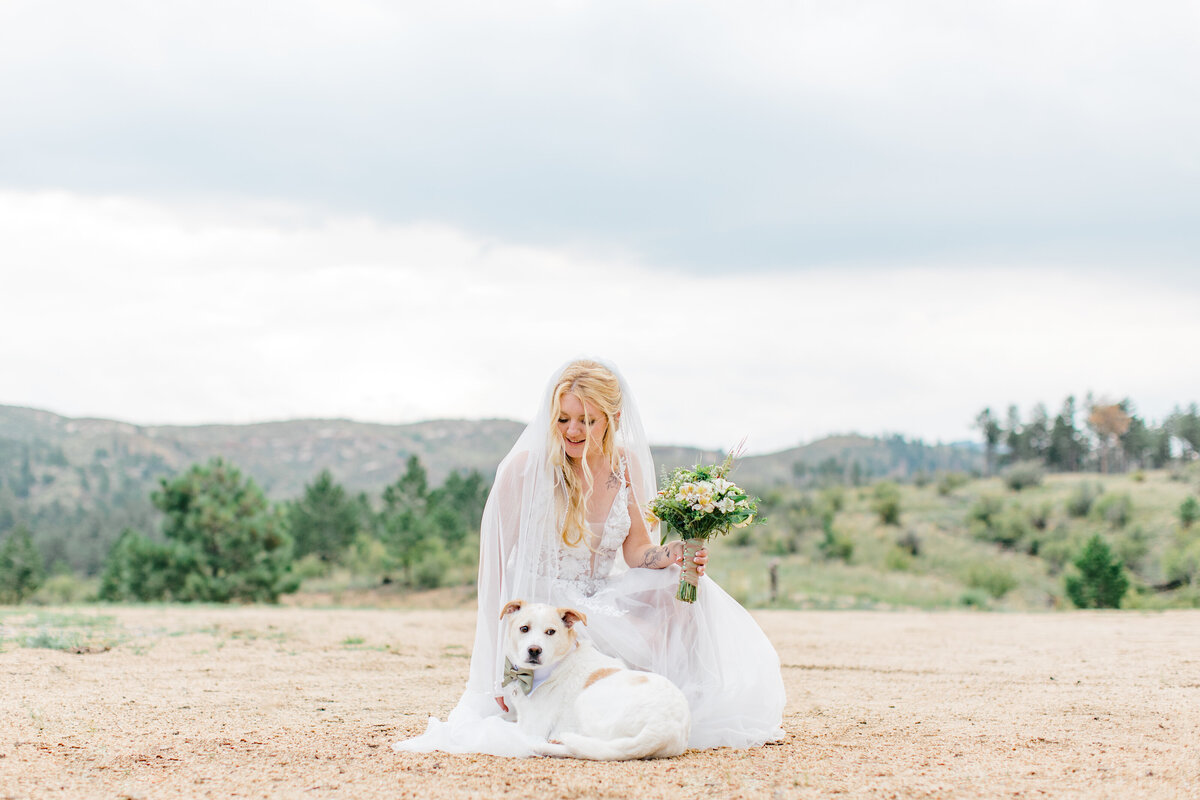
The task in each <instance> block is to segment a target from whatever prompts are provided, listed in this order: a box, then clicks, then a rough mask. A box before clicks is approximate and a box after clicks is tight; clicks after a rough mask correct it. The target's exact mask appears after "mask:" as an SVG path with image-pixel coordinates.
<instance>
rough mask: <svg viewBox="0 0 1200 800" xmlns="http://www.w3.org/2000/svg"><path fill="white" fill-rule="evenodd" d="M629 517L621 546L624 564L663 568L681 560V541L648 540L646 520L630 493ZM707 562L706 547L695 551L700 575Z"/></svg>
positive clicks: (645, 567)
mask: <svg viewBox="0 0 1200 800" xmlns="http://www.w3.org/2000/svg"><path fill="white" fill-rule="evenodd" d="M629 519H630V525H629V535H628V536H626V537H625V543H624V544H623V545H622V546H621V551H622V553H623V554H624V556H625V563H626V564H628V565H629V566H631V567H642V568H643V569H663V568H665V567H669V566H670V565H672V564H678V563H680V562H681V561H683V542H681V541H679V540H678V539H676V540H675V541H673V542H668V543H667V544H663V545H656V544H654V543H653V542H651V541H650V532H649V531H648V530H647V529H646V520H645V518H644V517H643V516H642V510H641V509H640V508H638V506H637V503H635V502H634V501H633V498H632V495H631V496H630V501H629ZM707 563H708V548H707V547H705V548H703V549H701V550H700V552H698V553H696V564H697V565H698V566H699V567H700V574H701V575H703V574H704V565H705V564H707Z"/></svg>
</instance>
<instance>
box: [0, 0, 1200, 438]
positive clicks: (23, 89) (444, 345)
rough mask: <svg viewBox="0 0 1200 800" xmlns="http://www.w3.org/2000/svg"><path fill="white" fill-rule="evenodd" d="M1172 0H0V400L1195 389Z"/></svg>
mask: <svg viewBox="0 0 1200 800" xmlns="http://www.w3.org/2000/svg"><path fill="white" fill-rule="evenodd" d="M1198 40H1200V6H1198V5H1197V3H1195V2H1183V1H1182V0H1181V1H1180V2H1166V1H1165V0H1151V1H1150V2H1142V3H1138V4H1130V3H1125V2H1106V1H1105V0H1087V1H1086V2H1070V1H1069V0H1063V1H1061V2H1055V3H1052V4H1047V3H1038V2H1017V1H1016V0H1013V1H1011V2H972V3H956V2H936V3H935V2H908V1H903V2H900V1H897V0H891V1H890V2H847V0H828V1H825V2H779V3H753V2H737V3H733V2H730V3H714V2H686V3H684V2H646V1H645V0H642V1H641V2H613V1H612V0H609V1H608V2H556V3H533V2H506V3H495V2H478V3H453V2H443V3H383V2H379V3H376V2H347V0H339V2H336V3H335V2H316V1H314V2H296V1H295V0H291V1H290V2H260V3H245V2H237V3H234V2H218V1H216V0H206V2H203V3H188V2H172V3H158V2H106V3H102V4H101V3H94V2H13V1H12V0H9V1H8V2H5V3H2V4H0V108H2V109H4V111H3V113H2V115H0V403H4V404H15V405H28V406H35V407H39V408H48V409H50V410H53V411H56V412H59V413H63V414H67V415H71V416H84V415H92V416H105V417H113V418H118V419H125V420H129V421H134V422H141V423H161V422H174V423H195V422H217V421H221V422H224V421H236V422H245V421H259V420H268V419H282V418H290V417H300V416H304V417H308V416H340V417H350V418H354V419H360V420H369V421H383V422H401V421H413V420H418V419H426V418H431V417H471V418H481V417H508V418H514V419H522V420H523V419H528V418H529V416H530V414H531V413H532V411H533V408H534V407H535V405H536V403H537V400H538V395H539V394H540V392H541V390H542V387H543V385H544V384H545V382H546V380H547V378H548V377H549V373H550V372H551V371H552V370H553V369H554V368H555V367H556V366H557V365H558V364H559V363H561V362H562V361H564V360H566V359H567V358H570V357H572V356H574V355H578V354H584V353H593V354H598V355H602V356H605V357H608V358H611V359H613V360H614V361H616V362H617V364H618V365H619V366H621V367H622V369H623V370H624V371H625V372H626V373H627V375H628V377H629V379H630V381H631V383H632V384H633V387H634V390H635V392H636V394H637V396H638V400H639V403H640V405H641V406H642V409H643V413H644V415H645V417H646V422H647V427H648V429H649V432H650V434H651V437H652V439H653V440H654V441H657V442H662V443H668V442H670V443H686V444H696V445H703V446H710V447H727V446H730V445H732V444H734V443H736V442H737V441H738V440H739V439H741V438H742V437H743V436H747V437H748V441H749V445H750V448H751V450H752V451H755V452H766V451H770V450H775V449H780V448H783V447H788V446H791V445H794V444H797V443H799V442H801V441H806V440H809V439H812V438H814V437H818V436H821V435H824V434H828V433H832V432H848V431H859V432H863V433H868V434H877V433H884V432H895V433H902V434H905V435H908V436H913V437H922V438H925V439H927V440H938V439H941V440H945V441H952V440H957V439H962V438H970V437H973V436H974V433H973V432H972V431H971V427H970V426H971V421H972V419H973V418H974V416H975V414H976V413H977V412H978V411H979V410H980V409H981V408H982V407H983V406H985V405H991V406H993V407H994V408H996V409H998V410H1001V411H1002V409H1003V408H1004V407H1005V406H1007V405H1008V404H1009V403H1016V404H1018V405H1019V406H1021V408H1022V411H1023V412H1025V413H1028V410H1029V408H1030V407H1031V406H1032V404H1033V403H1035V402H1038V401H1044V402H1046V403H1047V404H1048V405H1049V406H1050V410H1051V412H1052V413H1053V412H1054V411H1055V410H1056V409H1057V407H1058V405H1059V404H1060V403H1061V401H1062V400H1063V398H1064V397H1065V396H1066V395H1067V394H1071V393H1074V394H1077V395H1082V394H1084V393H1086V392H1087V391H1089V390H1090V391H1093V392H1095V393H1096V395H1097V396H1098V397H1102V398H1108V399H1112V400H1119V399H1121V398H1123V397H1130V398H1132V399H1133V400H1134V401H1135V403H1136V404H1137V407H1138V409H1139V411H1141V412H1142V413H1143V414H1145V415H1146V416H1147V417H1150V418H1151V419H1161V418H1162V417H1163V416H1164V415H1166V414H1167V413H1169V412H1170V410H1171V408H1172V407H1173V406H1174V405H1176V404H1180V403H1183V404H1186V403H1188V402H1192V401H1195V400H1197V399H1200V378H1198V377H1197V376H1198V375H1200V370H1198V369H1197V365H1198V364H1200V359H1198V358H1197V357H1196V355H1195V352H1196V343H1197V342H1200V48H1198V47H1197V46H1196V42H1197V41H1198Z"/></svg>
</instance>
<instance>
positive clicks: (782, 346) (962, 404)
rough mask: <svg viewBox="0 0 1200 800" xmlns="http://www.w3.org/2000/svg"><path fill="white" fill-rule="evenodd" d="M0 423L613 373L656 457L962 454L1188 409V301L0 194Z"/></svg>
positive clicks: (159, 413)
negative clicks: (1041, 420) (1037, 410)
mask: <svg viewBox="0 0 1200 800" xmlns="http://www.w3.org/2000/svg"><path fill="white" fill-rule="evenodd" d="M0 243H2V244H0V263H2V264H4V265H6V266H5V269H4V271H3V276H2V280H3V285H4V292H3V293H2V294H0V363H3V364H4V365H5V368H4V376H3V384H2V385H0V402H3V403H9V404H26V405H32V406H37V407H45V408H50V409H51V410H56V411H59V412H62V413H67V414H69V415H98V416H110V417H117V418H121V419H127V420H132V421H135V422H141V423H152V422H180V423H194V422H210V421H252V420H264V419H278V418H286V417H296V416H347V417H352V418H356V419H365V420H377V421H410V420H417V419H425V418H431V417H471V418H479V417H491V416H499V417H508V418H516V419H526V418H528V416H529V415H530V414H531V413H532V411H533V408H534V406H535V405H536V403H537V402H538V398H539V394H540V392H541V391H542V388H543V386H544V384H545V382H546V380H547V379H548V378H549V376H550V372H551V371H552V370H553V369H554V368H555V367H556V366H557V365H558V364H560V363H562V362H563V361H565V360H567V359H569V358H571V357H573V356H576V355H580V354H589V353H590V354H597V355H601V356H605V357H608V358H611V359H613V360H614V361H615V362H616V363H618V364H619V365H620V366H621V367H622V369H623V370H624V371H625V373H626V374H627V376H628V377H629V379H630V381H631V383H632V385H633V387H634V389H635V390H636V392H637V395H638V397H639V402H640V405H641V407H642V409H643V413H644V415H645V417H646V420H647V427H648V430H649V431H650V433H651V435H652V437H653V439H654V440H655V441H658V442H664V443H667V442H673V443H686V444H696V445H702V446H713V447H727V446H730V445H732V444H734V443H736V442H737V441H738V440H740V439H741V438H742V437H743V436H749V439H750V445H751V447H752V448H753V450H755V451H757V452H764V451H767V450H772V449H779V448H782V447H786V446H790V445H793V444H796V443H798V442H800V441H802V440H806V439H808V438H811V437H814V436H817V435H821V434H825V433H830V432H837V431H843V432H844V431H851V430H854V431H864V432H869V433H876V432H883V431H893V432H900V433H905V434H908V435H916V436H924V437H927V438H929V439H934V438H942V439H947V440H952V439H958V438H963V437H966V436H970V435H971V433H970V428H969V426H970V421H971V419H972V418H973V417H974V414H975V413H976V412H977V411H978V410H979V409H980V408H982V407H983V406H985V405H991V406H993V407H1000V406H1003V405H1005V404H1007V403H1008V402H1014V403H1018V404H1020V405H1021V406H1022V407H1023V408H1024V409H1028V408H1029V407H1030V406H1031V405H1032V404H1033V403H1034V402H1037V401H1045V402H1047V403H1048V404H1050V406H1051V407H1052V408H1053V407H1055V406H1056V405H1057V404H1058V402H1060V401H1061V399H1062V398H1063V397H1065V396H1066V395H1067V394H1068V393H1076V394H1078V393H1081V392H1084V391H1087V390H1089V389H1092V390H1095V391H1096V392H1097V393H1101V394H1109V395H1110V396H1111V397H1113V398H1119V397H1124V396H1130V397H1132V398H1133V399H1134V400H1135V401H1136V402H1138V403H1139V408H1140V409H1141V410H1142V412H1143V413H1145V414H1147V415H1149V416H1151V417H1158V418H1161V416H1162V415H1163V414H1165V413H1167V412H1168V411H1169V410H1170V407H1171V405H1173V404H1174V403H1179V402H1187V401H1189V400H1194V399H1195V398H1194V397H1189V396H1188V394H1187V393H1188V392H1190V391H1194V386H1192V385H1190V383H1189V380H1190V375H1189V374H1188V373H1187V372H1186V365H1188V364H1189V363H1190V360H1191V351H1192V349H1193V343H1194V342H1195V341H1198V340H1200V319H1198V318H1197V317H1196V315H1195V313H1194V309H1195V308H1196V306H1197V301H1198V300H1200V292H1196V291H1190V290H1181V289H1180V288H1179V287H1176V286H1163V285H1158V284H1155V283H1151V282H1146V281H1144V280H1142V279H1141V276H1139V275H1137V274H1129V275H1118V274H1114V273H1097V274H1096V275H1094V276H1091V277H1087V278H1081V277H1080V276H1079V275H1078V273H1077V272H1076V271H1074V270H1069V269H1063V268H1061V267H1059V266H1057V265H1054V264H1042V265H1036V266H1027V267H1022V268H1016V267H1013V266H1012V265H1010V264H1003V263H997V264H993V265H987V264H984V265H976V266H974V267H973V268H972V269H971V270H969V271H967V270H963V269H960V268H957V267H956V266H954V265H945V266H940V267H928V268H911V267H910V268H895V267H890V268H886V269H885V268H875V269H867V268H864V269H860V270H853V271H845V270H838V269H834V268H826V269H814V270H809V271H806V272H804V273H788V274H752V275H738V274H731V273H722V274H694V275H679V274H675V273H671V272H664V271H661V270H656V269H652V268H650V267H648V266H646V265H645V264H643V263H641V262H640V261H638V260H637V259H633V258H629V257H627V256H623V255H613V256H610V257H605V258H598V257H596V256H595V255H594V254H592V253H591V252H590V251H587V250H580V251H576V250H571V249H568V248H547V247H535V246H528V245H522V244H519V243H512V242H508V241H504V240H501V239H497V238H487V237H482V236H479V235H478V234H473V233H469V232H466V231H463V230H460V229H456V228H453V227H451V226H447V225H444V224H432V223H414V224H385V223H380V222H378V221H375V220H372V219H369V218H365V217H356V216H338V215H319V216H314V215H313V214H312V213H311V210H309V209H305V208H303V207H286V206H280V205H270V206H260V205H255V204H252V203H244V204H242V205H232V206H231V205H222V206H205V205H199V204H195V203H192V204H183V205H171V204H164V203H151V202H147V201H144V200H138V199H131V198H122V197H116V196H110V197H105V198H93V197H88V196H81V195H77V194H71V193H65V192H36V193H24V192H0Z"/></svg>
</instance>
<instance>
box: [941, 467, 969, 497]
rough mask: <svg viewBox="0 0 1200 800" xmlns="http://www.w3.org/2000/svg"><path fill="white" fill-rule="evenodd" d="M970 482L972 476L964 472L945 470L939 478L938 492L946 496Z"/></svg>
mask: <svg viewBox="0 0 1200 800" xmlns="http://www.w3.org/2000/svg"><path fill="white" fill-rule="evenodd" d="M970 482H971V476H969V475H967V474H966V473H964V472H943V473H942V475H941V477H940V478H938V484H937V492H938V494H939V495H941V496H942V497H946V496H948V495H950V494H951V493H952V492H954V490H955V489H961V488H962V487H963V486H966V485H967V484H968V483H970Z"/></svg>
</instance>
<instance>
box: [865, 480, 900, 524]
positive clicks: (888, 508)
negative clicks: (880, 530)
mask: <svg viewBox="0 0 1200 800" xmlns="http://www.w3.org/2000/svg"><path fill="white" fill-rule="evenodd" d="M871 510H872V511H874V512H875V513H876V514H878V515H879V521H880V522H882V523H883V524H884V525H899V524H900V487H898V486H896V484H894V483H892V482H891V481H884V482H882V483H877V484H875V491H874V496H873V498H872V500H871Z"/></svg>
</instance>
